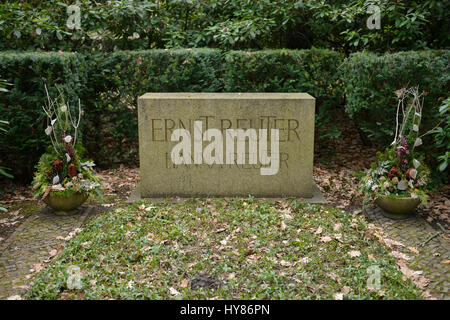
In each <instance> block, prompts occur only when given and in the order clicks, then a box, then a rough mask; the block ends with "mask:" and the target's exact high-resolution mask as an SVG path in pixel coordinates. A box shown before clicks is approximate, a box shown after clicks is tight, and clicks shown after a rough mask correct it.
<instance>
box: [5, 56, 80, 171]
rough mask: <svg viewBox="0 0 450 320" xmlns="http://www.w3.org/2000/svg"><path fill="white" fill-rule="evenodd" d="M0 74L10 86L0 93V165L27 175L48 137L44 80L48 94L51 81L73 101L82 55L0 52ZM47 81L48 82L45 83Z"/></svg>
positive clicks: (52, 86) (75, 98) (76, 93)
mask: <svg viewBox="0 0 450 320" xmlns="http://www.w3.org/2000/svg"><path fill="white" fill-rule="evenodd" d="M0 74H1V75H2V78H4V79H5V80H6V81H7V82H9V83H11V84H12V86H10V88H9V92H7V93H3V94H1V95H0V119H2V120H7V121H9V126H8V131H7V132H5V133H3V134H2V136H1V140H0V153H1V155H2V157H1V159H0V165H4V166H6V167H9V168H12V171H11V173H12V174H13V175H14V176H15V177H18V178H24V177H26V178H30V177H31V175H32V172H33V170H34V165H35V164H36V163H37V160H38V159H39V157H40V156H41V155H42V153H43V152H44V151H45V148H46V146H47V145H48V144H49V142H50V140H49V139H48V137H47V136H46V135H45V133H44V129H45V127H46V122H45V115H44V112H43V111H42V108H41V106H42V105H43V104H44V101H46V95H45V90H44V84H47V86H48V87H49V88H50V89H49V90H50V95H53V96H55V95H56V89H55V88H54V86H55V85H61V89H62V91H63V92H64V93H65V94H66V96H67V97H70V100H69V101H70V102H72V104H73V105H75V101H76V100H77V99H78V96H79V94H80V92H81V91H82V90H83V88H84V83H85V79H84V78H85V76H84V70H83V63H82V57H80V56H79V55H76V54H69V53H64V54H63V53H61V54H59V53H17V52H4V53H0ZM49 84H50V85H49Z"/></svg>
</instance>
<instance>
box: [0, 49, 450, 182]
mask: <svg viewBox="0 0 450 320" xmlns="http://www.w3.org/2000/svg"><path fill="white" fill-rule="evenodd" d="M342 62H343V59H342V57H341V56H340V54H339V53H336V52H333V51H330V50H322V49H311V50H267V51H249V52H245V51H230V52H223V51H220V50H215V49H192V50H190V49H181V50H146V51H119V52H115V53H112V54H105V53H97V54H93V55H83V54H80V53H78V54H59V53H20V54H17V53H14V52H6V53H0V78H4V79H6V80H7V81H8V82H10V83H13V86H12V87H11V88H10V89H11V92H9V93H6V94H4V93H3V94H0V119H3V120H9V121H10V122H11V125H10V129H11V130H10V131H9V132H8V134H7V135H6V136H0V139H1V140H0V152H2V158H1V160H0V165H4V166H9V167H13V168H14V170H13V171H14V175H15V176H16V177H17V176H19V177H20V176H24V177H27V178H29V177H30V174H31V172H32V171H33V166H34V164H35V163H36V161H37V159H38V158H39V156H40V154H41V153H42V152H43V150H44V149H45V146H46V144H47V143H48V141H47V139H46V138H47V137H46V136H45V135H44V134H43V129H44V126H45V123H44V115H43V113H42V111H41V105H42V103H44V101H45V94H44V89H43V83H48V85H49V86H50V87H51V88H52V89H53V90H54V84H61V85H62V84H64V86H63V88H64V91H65V93H66V94H67V95H68V96H69V97H70V98H71V99H73V100H76V99H77V98H78V97H80V99H81V101H82V105H83V108H84V110H85V116H84V119H85V122H84V124H85V126H86V130H83V135H84V136H83V137H82V140H83V143H84V146H85V147H86V148H87V149H88V151H89V154H90V157H92V158H94V160H96V161H97V162H98V163H99V164H101V165H107V164H111V163H112V162H128V161H136V160H137V147H138V145H137V112H136V99H137V97H138V96H140V95H142V94H144V93H145V92H158V91H160V92H176V91H179V92H181V91H185V92H189V91H191V92H193V91H195V92H246V91H247V92H275V91H278V92H308V93H310V94H312V95H313V96H315V97H316V99H317V105H318V111H319V113H318V116H317V117H316V121H317V119H318V127H320V125H321V124H323V123H324V122H325V121H326V118H327V110H328V108H330V107H333V108H336V107H340V106H341V105H343V98H344V90H345V94H346V96H347V100H348V103H347V106H346V111H347V112H348V113H349V115H350V116H351V117H352V118H353V119H355V121H356V122H357V123H358V124H359V125H360V127H361V129H362V130H364V131H365V132H367V133H368V134H369V135H370V136H371V138H373V139H374V141H377V142H382V143H384V142H386V141H389V140H390V139H391V137H390V134H391V131H392V126H391V125H392V121H393V119H394V116H393V112H390V111H392V110H394V109H395V107H396V105H397V103H396V96H395V90H396V89H399V88H401V87H403V86H406V85H409V86H412V85H417V84H420V85H421V88H423V89H424V90H426V91H428V92H430V94H429V95H428V96H427V97H426V100H425V101H426V110H425V112H424V113H425V114H426V117H427V118H430V119H435V118H436V117H437V109H438V107H439V99H440V98H441V97H444V96H446V95H448V80H449V79H448V78H449V73H448V66H449V51H429V52H404V53H398V54H393V55H384V56H377V55H373V54H370V53H360V54H355V55H352V56H350V57H349V58H348V59H346V60H345V62H344V63H343V64H342ZM340 66H341V67H340ZM386 110H389V112H386ZM328 116H329V115H328ZM377 122H378V123H380V125H379V124H378V123H377Z"/></svg>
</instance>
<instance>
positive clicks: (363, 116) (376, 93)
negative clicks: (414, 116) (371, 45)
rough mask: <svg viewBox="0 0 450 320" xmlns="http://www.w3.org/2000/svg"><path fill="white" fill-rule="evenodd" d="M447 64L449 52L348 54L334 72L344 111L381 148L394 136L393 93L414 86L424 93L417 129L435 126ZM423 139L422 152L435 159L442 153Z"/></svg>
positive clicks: (445, 88)
mask: <svg viewBox="0 0 450 320" xmlns="http://www.w3.org/2000/svg"><path fill="white" fill-rule="evenodd" d="M449 62H450V51H449V50H428V51H417V52H416V51H408V52H399V53H394V54H385V55H376V54H373V53H356V54H353V55H351V56H350V57H349V58H348V59H346V60H345V62H344V64H343V65H342V67H341V69H340V75H341V78H342V81H343V84H344V90H345V93H346V97H347V103H346V106H345V110H346V112H347V113H348V114H349V116H350V117H351V118H353V119H354V120H355V121H356V122H357V123H358V125H359V126H360V128H361V129H362V130H363V131H364V132H365V133H366V134H367V135H368V136H369V138H371V139H372V140H373V141H374V142H377V143H379V144H380V145H382V146H385V145H387V144H389V143H390V142H391V141H392V139H393V136H394V130H395V113H396V109H397V102H398V100H397V96H396V93H395V91H396V90H398V89H401V88H404V87H412V86H419V88H420V89H421V90H423V91H426V92H428V95H427V96H425V100H424V111H423V119H422V126H421V133H425V132H426V131H427V130H429V129H431V128H432V127H434V126H435V125H436V124H437V123H438V121H439V119H440V115H439V107H440V105H441V104H442V101H443V100H444V99H445V98H447V97H448V96H449V93H450V87H449V84H450V83H449V80H450V72H449V71H450V70H449ZM426 138H427V139H426V140H424V145H423V150H424V151H426V152H427V154H428V156H429V157H430V158H435V157H436V156H437V155H438V154H439V153H441V151H442V150H436V147H435V145H434V143H433V139H432V135H429V136H426ZM444 152H445V150H444ZM431 160H433V159H431Z"/></svg>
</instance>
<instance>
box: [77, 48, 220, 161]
mask: <svg viewBox="0 0 450 320" xmlns="http://www.w3.org/2000/svg"><path fill="white" fill-rule="evenodd" d="M89 70H90V71H89V77H88V78H89V82H88V84H87V85H86V92H85V97H84V102H85V103H86V104H87V105H88V106H89V108H88V110H87V111H88V112H87V114H86V117H87V118H86V119H87V125H88V126H89V127H90V128H92V130H87V131H85V139H84V144H85V146H86V147H87V149H88V150H89V153H90V156H91V157H93V158H94V160H95V161H96V162H97V163H98V164H100V165H101V164H103V165H104V164H111V162H119V161H120V162H127V161H135V160H136V159H137V151H138V150H137V138H138V132H137V110H136V106H137V98H138V97H139V96H140V95H142V94H144V93H146V92H183V91H184V92H215V91H221V90H222V79H221V74H222V72H221V71H222V60H221V52H220V51H219V50H212V49H195V50H190V49H185V50H170V51H167V50H148V51H119V52H115V53H112V54H98V55H94V56H91V57H90V60H89Z"/></svg>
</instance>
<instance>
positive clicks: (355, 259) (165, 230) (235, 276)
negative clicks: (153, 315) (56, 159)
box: [27, 197, 422, 299]
mask: <svg viewBox="0 0 450 320" xmlns="http://www.w3.org/2000/svg"><path fill="white" fill-rule="evenodd" d="M374 232H375V231H374V230H373V229H371V228H370V227H369V226H368V224H367V223H366V222H364V220H363V219H360V218H359V217H355V216H354V215H351V214H348V213H345V212H343V211H341V210H338V209H334V208H332V207H324V206H320V205H311V204H308V203H303V202H297V201H296V200H292V201H291V200H282V201H268V200H256V199H254V198H251V197H250V198H247V199H246V198H243V199H242V198H236V199H191V200H188V201H186V202H182V203H178V204H176V203H171V202H163V203H147V202H141V203H138V204H134V205H130V206H126V205H125V206H119V207H117V206H116V208H115V209H113V210H111V211H108V212H105V213H104V214H101V215H100V216H98V217H97V218H95V219H93V220H92V221H90V222H89V223H88V225H87V226H86V227H85V228H83V230H82V231H81V232H80V233H79V234H78V235H77V236H76V237H74V238H72V239H71V240H70V242H69V243H68V244H67V245H66V248H65V249H64V250H63V251H62V252H61V253H60V254H59V256H58V257H57V258H55V259H54V260H53V261H52V263H51V264H50V266H49V267H47V268H46V269H44V270H43V271H41V272H40V273H39V274H38V275H37V276H36V278H35V279H34V284H33V286H32V287H31V289H30V291H29V293H28V296H27V297H28V298H29V299H80V298H81V299H110V298H112V299H211V298H213V299H214V298H215V299H232V298H234V299H334V298H335V299H342V298H344V297H346V298H349V299H417V298H421V297H422V295H421V292H420V290H418V288H417V287H416V286H415V285H414V284H413V283H412V282H411V281H410V280H406V279H404V278H403V279H402V274H401V272H400V271H399V270H398V269H397V268H396V266H395V260H394V259H393V257H392V256H390V255H389V252H388V251H387V249H386V248H385V247H384V246H382V245H381V244H380V243H378V242H377V241H376V239H375V238H373V235H372V234H373V233H374ZM374 266H377V267H378V268H380V270H381V287H380V288H378V289H372V290H371V289H370V286H368V285H367V279H368V277H369V275H370V274H369V273H368V269H369V268H371V267H372V268H373V267H374ZM74 268H75V269H76V268H79V270H80V271H81V274H82V277H81V286H80V287H79V288H81V289H69V287H70V285H69V287H68V284H67V283H68V282H67V280H68V278H69V277H70V276H71V275H72V273H71V270H74Z"/></svg>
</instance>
